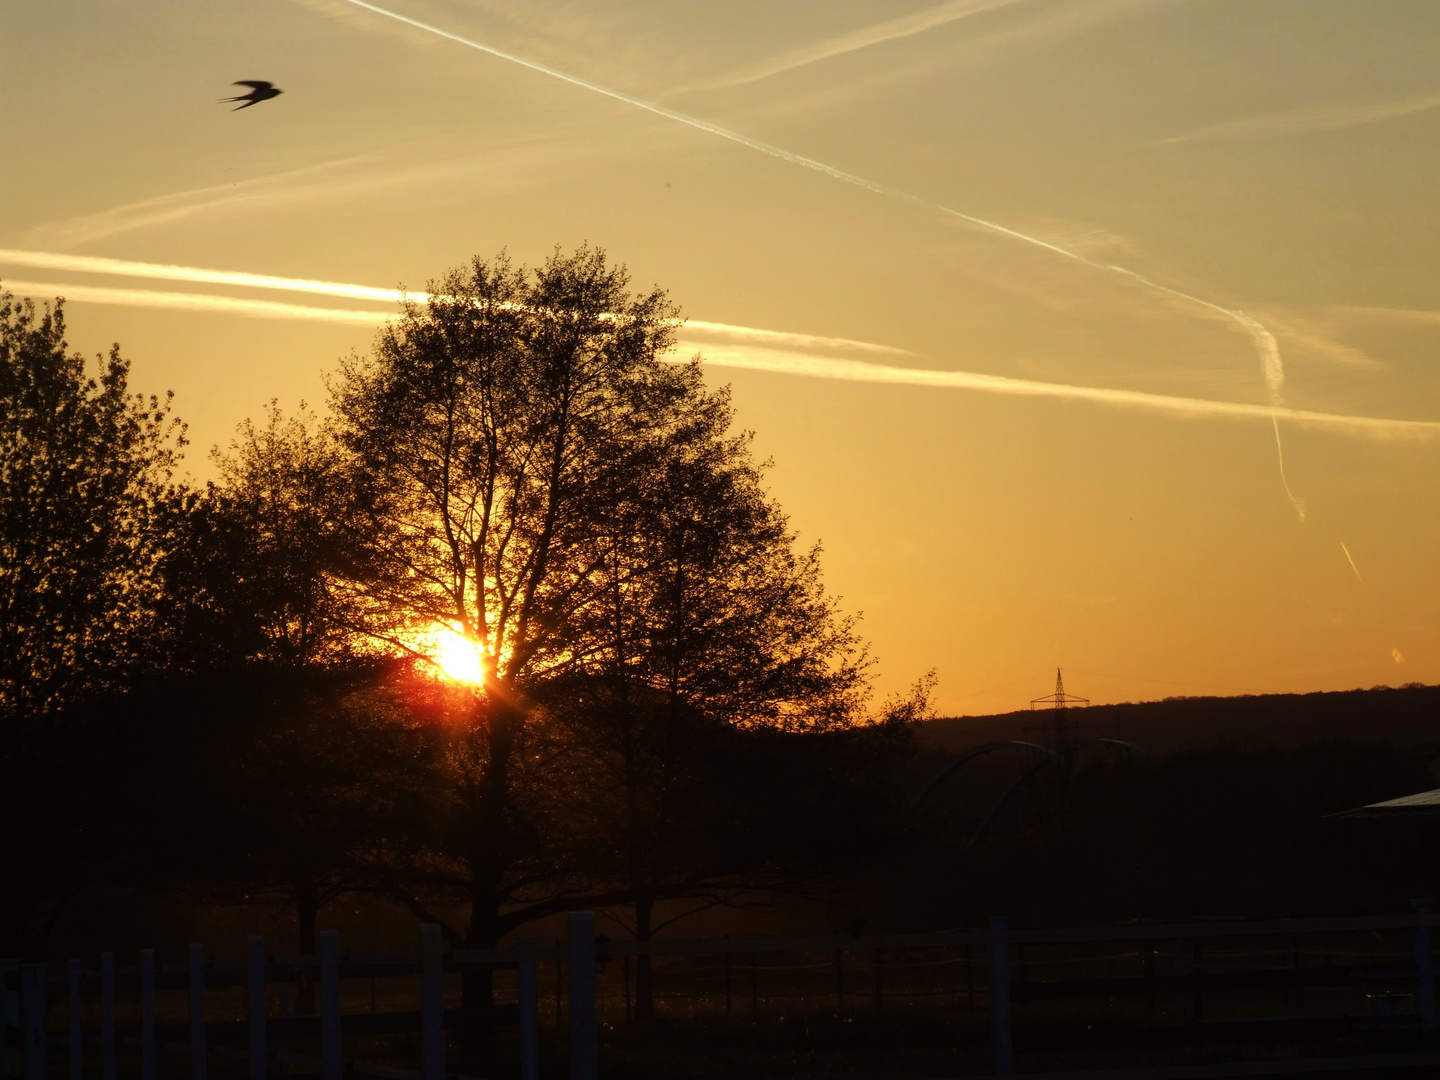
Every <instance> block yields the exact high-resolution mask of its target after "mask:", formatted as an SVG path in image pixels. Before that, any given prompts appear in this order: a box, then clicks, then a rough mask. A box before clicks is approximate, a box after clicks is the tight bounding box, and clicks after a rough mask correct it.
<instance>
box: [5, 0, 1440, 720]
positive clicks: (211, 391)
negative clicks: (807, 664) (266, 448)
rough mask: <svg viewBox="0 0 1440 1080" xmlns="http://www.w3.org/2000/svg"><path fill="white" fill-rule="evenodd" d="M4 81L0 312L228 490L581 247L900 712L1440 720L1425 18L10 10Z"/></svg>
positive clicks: (522, 8) (1073, 11)
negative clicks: (251, 427) (664, 301)
mask: <svg viewBox="0 0 1440 1080" xmlns="http://www.w3.org/2000/svg"><path fill="white" fill-rule="evenodd" d="M377 8H378V9H379V10H377ZM387 12H388V13H389V14H387ZM394 16H400V17H401V18H396V17H394ZM405 20H408V21H405ZM0 50H3V70H0V88H3V96H4V101H5V103H6V106H7V107H6V109H5V111H4V116H3V119H0V125H3V146H4V165H3V168H0V185H3V187H0V248H3V249H4V250H3V252H0V278H3V281H4V284H5V286H6V287H8V288H10V289H11V290H13V291H14V292H16V293H17V294H26V295H35V296H37V297H45V296H53V295H59V294H63V295H66V296H67V297H68V298H69V300H68V304H67V307H68V311H69V321H70V324H71V327H70V340H71V343H72V345H74V346H75V347H77V348H79V349H81V350H83V351H85V352H87V353H93V352H95V351H97V350H100V349H102V348H105V347H108V345H109V343H110V342H112V341H119V342H120V343H121V345H122V349H123V351H124V353H125V354H126V355H127V356H129V357H130V358H131V359H132V360H133V363H134V368H133V375H132V378H133V382H134V385H135V387H136V388H137V389H142V390H145V391H147V392H152V391H154V392H163V391H164V390H166V389H172V390H174V392H175V408H176V411H177V413H178V414H179V415H180V416H182V417H183V418H184V419H185V420H187V421H188V422H189V424H190V438H191V440H192V445H191V447H190V448H189V450H188V452H187V459H186V464H187V468H188V469H189V471H190V473H191V474H192V475H193V476H194V477H195V478H197V479H206V478H208V477H209V476H210V475H211V466H210V463H209V460H208V453H209V450H210V448H211V447H212V446H214V445H215V444H224V443H226V442H228V440H229V438H230V437H231V433H232V432H233V430H234V428H235V425H236V424H237V423H239V422H240V421H241V420H243V419H244V418H245V417H247V416H255V415H257V414H258V413H259V412H260V411H261V409H262V408H263V407H264V405H265V403H266V402H267V401H268V400H269V399H271V398H272V397H273V398H278V399H279V401H280V402H281V404H282V405H283V406H285V407H287V408H289V407H293V406H294V405H295V404H296V403H297V402H298V401H299V400H301V399H305V400H307V401H309V402H312V403H316V404H323V402H324V399H325V389H324V379H325V374H326V372H327V371H331V370H333V369H334V367H335V363H336V360H337V359H338V358H339V357H340V356H342V355H345V354H347V353H349V352H350V351H352V350H357V351H362V352H363V351H364V350H366V349H367V348H368V347H369V344H370V341H371V339H372V337H373V334H374V330H375V326H376V325H378V322H379V320H380V319H383V318H384V317H385V315H386V314H387V313H388V312H390V311H393V309H394V304H393V301H391V300H390V299H389V298H388V297H387V295H386V294H385V293H384V292H383V290H390V295H393V290H394V289H395V288H396V287H397V286H401V285H403V286H405V287H407V288H409V289H411V290H422V289H423V288H424V287H425V283H426V280H427V279H428V278H431V277H434V276H436V275H438V274H439V273H440V272H442V271H443V270H444V269H445V268H447V267H449V266H453V265H455V264H458V263H460V262H463V261H466V260H468V259H469V258H470V257H471V256H472V255H481V256H484V257H490V256H492V255H494V254H495V253H496V252H497V251H498V250H500V249H501V248H506V249H508V250H509V251H510V253H511V254H512V255H513V256H514V257H515V258H516V259H517V260H519V261H523V262H528V263H533V262H537V261H539V260H541V259H542V258H544V257H545V256H546V255H547V254H548V253H549V252H550V251H551V250H552V249H553V247H554V246H555V245H556V244H559V245H560V246H561V247H563V248H565V249H570V248H573V247H575V246H577V245H579V244H580V243H582V242H584V241H589V242H591V243H593V244H598V245H601V246H604V247H605V248H607V249H608V251H609V252H610V253H611V255H612V257H613V258H615V259H616V260H617V261H621V262H624V263H626V264H627V265H628V266H629V268H630V270H631V272H632V275H633V278H634V282H635V285H636V287H637V288H648V287H649V286H651V285H652V284H659V285H661V286H663V287H665V288H667V289H669V290H670V292H671V295H672V297H673V298H674V299H675V300H676V301H677V302H678V303H679V304H680V305H681V306H682V307H683V309H684V312H685V314H686V316H687V317H688V318H690V319H691V320H693V322H692V325H691V326H690V327H688V328H687V329H686V331H685V333H684V334H683V342H684V344H683V348H682V352H681V355H690V354H692V353H694V352H696V351H698V352H700V353H701V354H702V355H703V356H705V357H706V358H707V359H708V361H709V368H708V377H709V378H710V379H711V380H712V382H713V383H714V384H715V385H722V384H726V383H728V384H729V385H730V386H731V387H732V388H733V392H734V399H735V403H736V406H737V410H738V416H739V421H740V423H741V424H742V425H743V426H744V427H746V428H749V429H752V430H753V431H754V432H755V435H756V439H755V442H756V446H757V449H758V452H759V454H760V456H762V457H770V458H773V460H774V468H773V470H772V472H771V474H770V475H771V483H772V487H773V491H774V494H775V495H776V497H777V498H778V499H779V500H780V501H781V503H782V504H783V505H784V507H785V508H786V510H787V511H788V512H789V514H790V516H791V520H792V523H793V525H794V527H795V528H796V529H797V531H798V532H799V534H800V536H801V538H802V542H805V543H809V542H812V541H815V540H820V541H822V542H823V544H824V547H825V551H826V555H825V566H826V574H827V580H828V581H829V584H830V586H831V588H832V589H833V591H835V592H836V593H838V594H839V595H840V596H841V597H843V602H844V605H845V607H846V608H847V609H848V610H852V611H855V610H858V611H863V612H864V623H863V626H864V632H865V634H866V636H867V638H868V639H869V641H870V642H871V644H872V646H873V649H874V652H875V654H876V655H877V656H878V658H879V659H880V662H881V663H880V671H881V682H880V688H881V690H882V691H890V690H899V689H902V688H903V687H904V686H906V685H908V684H909V683H911V682H913V681H914V679H915V678H916V677H917V676H918V675H920V674H921V673H923V672H924V671H925V670H926V669H929V668H932V667H933V668H935V669H936V670H937V672H938V674H939V677H940V684H939V689H938V701H937V704H938V706H939V708H940V710H941V711H942V712H944V713H950V714H955V713H982V712H993V711H1000V710H1005V709H1010V708H1016V707H1020V706H1022V705H1023V704H1024V703H1025V702H1026V701H1028V700H1029V699H1030V698H1032V697H1037V696H1039V695H1041V694H1045V693H1048V692H1049V691H1050V689H1051V688H1052V686H1053V680H1054V669H1055V668H1056V667H1057V666H1061V667H1063V668H1064V669H1065V672H1066V689H1067V690H1069V691H1070V692H1072V693H1076V694H1081V695H1084V696H1087V697H1090V698H1092V699H1094V700H1096V701H1097V702H1098V701H1124V700H1137V699H1147V698H1158V697H1165V696H1171V695H1182V694H1206V693H1244V692H1255V691H1261V692H1274V691H1310V690H1326V689H1340V688H1349V687H1354V686H1370V685H1374V684H1379V683H1387V684H1391V685H1398V684H1400V683H1404V682H1411V681H1420V682H1427V683H1435V682H1440V198H1437V194H1436V193H1437V191H1440V65H1437V62H1436V57H1437V56H1440V4H1436V3H1434V2H1433V0H1412V2H1406V3H1400V2H1395V3H1387V2H1383V0H1368V2H1366V3H1358V2H1355V0H1349V2H1343V3H1342V2H1329V0H1292V2H1288V3H1277V2H1271V0H1174V2H1171V0H950V2H947V3H941V4H939V5H932V4H927V3H924V2H905V3H901V2H892V0H863V2H860V0H823V2H821V0H784V2H776V0H767V2H764V3H761V2H758V0H723V2H711V3H706V4H698V3H678V2H673V0H672V2H670V3H660V2H658V0H591V2H589V3H583V4H582V3H566V2H561V0H529V2H527V3H523V4H522V3H519V2H517V0H378V2H377V3H375V4H373V5H372V4H370V3H368V2H367V3H365V4H360V3H357V2H355V0H251V2H248V3H244V4H238V3H233V2H232V3H216V2H213V0H187V2H185V3H180V2H176V0H149V2H145V3H140V2H137V0H131V2H128V3H102V2H100V0H46V2H45V3H40V2H37V0H21V2H18V3H12V4H8V5H6V7H5V9H4V11H3V13H0ZM237 79H267V80H271V81H273V82H274V83H275V84H276V85H277V86H278V87H280V88H281V89H282V90H283V91H284V93H283V94H282V95H281V96H280V97H278V98H275V99H274V100H271V101H266V102H262V103H260V104H259V105H257V106H255V107H254V108H247V109H244V110H242V111H239V112H234V111H231V110H232V107H231V106H229V105H225V104H219V103H218V102H217V99H218V98H222V97H226V96H230V95H232V94H235V93H239V92H241V89H243V88H233V87H232V86H231V84H232V83H233V82H234V81H235V80H237ZM93 258H101V259H110V260H123V261H125V262H128V263H133V264H148V265H135V266H129V267H124V266H117V265H116V264H113V263H103V262H93V261H88V260H89V259H93ZM167 267H168V268H171V269H167ZM174 267H190V268H201V269H205V270H210V271H228V272H237V273H243V274H251V275H265V276H268V277H270V278H283V279H290V280H288V281H281V282H273V281H272V282H269V283H268V286H269V287H259V286H262V285H266V283H265V282H263V281H262V282H257V281H254V280H248V279H242V278H237V277H226V276H225V275H214V274H211V275H208V276H207V275H204V274H198V275H197V274H188V273H186V272H182V271H177V270H175V269H173V268H174ZM247 280H248V283H247ZM317 282H330V283H344V284H351V285H361V286H368V287H371V288H372V289H375V290H382V291H381V292H375V293H371V294H367V293H365V292H364V291H363V290H361V291H356V290H349V291H348V292H347V291H346V290H341V289H326V288H324V287H322V286H319V285H316V284H314V283H317ZM307 283H310V284H309V285H308V287H307ZM176 294H181V295H176ZM317 309H319V310H317ZM1397 421H1402V422H1397ZM1282 454H1283V457H1282ZM1282 462H1283V464H1282Z"/></svg>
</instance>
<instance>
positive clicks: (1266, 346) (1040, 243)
mask: <svg viewBox="0 0 1440 1080" xmlns="http://www.w3.org/2000/svg"><path fill="white" fill-rule="evenodd" d="M344 2H345V3H348V4H351V5H353V6H355V7H358V8H363V9H364V10H366V11H371V12H374V13H375V14H377V15H383V16H384V17H385V18H387V19H393V20H394V21H396V22H398V23H401V24H403V25H405V26H410V27H414V28H415V29H417V30H423V31H424V32H426V33H427V34H434V35H436V36H437V37H441V38H444V39H445V40H447V41H452V42H454V43H456V44H457V45H463V46H465V47H466V48H469V49H474V50H476V51H477V52H482V53H485V54H487V55H489V56H493V57H496V58H497V59H500V60H504V61H506V62H508V63H511V64H518V65H519V66H520V67H523V68H527V69H528V70H530V71H534V72H538V73H539V74H542V75H546V76H549V77H550V78H552V79H559V80H560V81H562V82H566V83H569V84H570V85H571V86H576V87H579V88H581V89H583V90H588V91H590V92H591V93H595V94H600V95H602V96H604V97H607V98H610V99H612V100H614V101H620V102H623V103H625V104H627V105H631V106H634V107H635V108H637V109H643V110H645V111H646V112H649V113H653V114H654V115H656V116H660V117H664V118H665V119H667V120H673V121H675V122H676V123H679V124H685V125H686V126H688V127H692V128H695V129H697V130H699V131H704V132H708V133H709V134H711V135H715V136H718V137H719V138H722V139H728V140H730V141H731V142H734V143H738V144H739V145H741V146H745V147H748V148H750V149H751V150H756V151H758V152H760V153H762V154H766V155H768V156H770V157H773V158H778V159H780V160H781V161H787V162H789V163H790V164H792V165H798V166H800V167H801V168H804V169H810V170H812V171H814V172H818V173H820V174H821V175H823V176H828V177H829V178H830V179H832V180H839V181H840V182H841V183H844V184H851V185H854V186H855V187H859V188H863V189H865V190H866V191H870V192H874V193H875V194H877V195H885V196H888V197H891V198H895V199H901V200H904V201H905V202H909V203H912V204H914V205H917V206H924V207H928V208H930V209H931V210H936V211H939V212H940V213H942V214H945V215H947V216H948V217H952V218H955V219H957V220H959V221H963V222H965V223H967V224H969V225H973V226H975V227H976V228H979V229H983V230H985V231H987V232H990V233H994V234H995V235H997V236H1004V237H1008V238H1010V239H1012V240H1016V241H1019V242H1020V243H1024V244H1029V245H1031V246H1033V247H1036V248H1040V249H1041V250H1044V251H1048V252H1050V253H1051V254H1054V255H1058V256H1060V257H1061V258H1065V259H1069V260H1072V261H1074V262H1077V263H1079V264H1081V265H1083V266H1088V267H1090V268H1091V269H1094V270H1099V271H1103V272H1107V273H1114V274H1120V275H1123V276H1125V277H1128V278H1131V279H1132V280H1134V281H1137V282H1139V283H1140V284H1142V285H1144V286H1145V287H1146V288H1149V289H1153V290H1155V291H1158V292H1161V293H1165V294H1168V295H1170V296H1174V297H1177V298H1179V299H1182V300H1187V301H1190V302H1192V303H1195V304H1198V305H1199V306H1201V307H1203V308H1207V309H1209V310H1211V311H1215V312H1219V313H1221V314H1223V315H1225V316H1226V317H1227V318H1229V319H1231V320H1232V321H1234V322H1235V323H1236V324H1237V325H1238V326H1240V327H1241V328H1243V329H1244V330H1245V331H1246V333H1248V334H1249V335H1250V336H1251V338H1252V339H1253V340H1254V343H1255V347H1256V351H1257V352H1258V354H1259V357H1260V366H1261V371H1262V374H1263V376H1264V378H1265V382H1266V386H1267V387H1268V388H1269V390H1270V394H1271V397H1272V399H1274V400H1277V401H1278V400H1279V393H1280V387H1281V385H1282V384H1283V382H1284V379H1285V369H1284V366H1283V365H1282V363H1281V360H1280V349H1279V347H1278V346H1277V345H1276V344H1275V338H1274V336H1273V335H1272V334H1271V333H1270V332H1269V331H1268V330H1266V329H1265V327H1264V326H1262V325H1261V324H1260V323H1258V322H1257V321H1256V320H1254V319H1253V318H1251V317H1250V316H1248V315H1246V314H1245V313H1244V312H1241V311H1236V310H1233V309H1231V308H1227V307H1223V306H1221V305H1220V304H1216V303H1212V302H1211V301H1209V300H1202V299H1201V298H1200V297H1198V296H1193V295H1191V294H1190V293H1186V292H1181V291H1180V290H1178V289H1172V288H1170V287H1169V286H1167V285H1161V284H1159V283H1158V282H1155V281H1151V280H1150V279H1149V278H1146V277H1143V276H1142V275H1140V274H1137V273H1135V272H1134V271H1132V270H1127V269H1125V268H1124V267H1123V266H1113V265H1107V264H1105V263H1102V262H1097V261H1095V260H1093V259H1090V258H1087V257H1086V256H1084V255H1081V254H1080V253H1079V252H1077V251H1072V250H1071V249H1069V248H1065V247H1061V246H1060V245H1059V244H1052V243H1051V242H1049V241H1048V240H1043V239H1041V238H1040V237H1038V236H1033V235H1031V234H1029V233H1025V232H1021V231H1020V230H1018V229H1012V228H1009V227H1008V226H1005V225H1001V224H999V223H998V222H994V221H988V220H986V219H985V218H981V217H976V216H975V215H973V214H966V213H962V212H961V211H959V210H954V209H951V208H950V207H948V206H944V205H942V204H940V203H935V202H931V201H930V200H928V199H922V198H920V196H918V195H913V194H911V193H910V192H908V191H902V190H900V189H898V188H893V187H890V186H889V185H886V184H881V183H877V182H876V181H874V180H867V179H866V178H865V177H863V176H857V175H855V174H854V173H850V172H846V171H845V170H843V169H837V168H835V167H834V166H833V165H827V164H825V163H824V162H823V161H817V160H815V159H814V158H809V157H805V156H804V155H802V154H794V153H791V152H790V151H789V150H784V149H782V148H780V147H778V146H775V145H773V144H771V143H767V142H763V141H761V140H760V139H752V138H751V137H750V136H748V135H742V134H740V133H739V132H737V131H731V130H730V129H729V128H725V127H721V126H720V125H719V124H712V123H711V122H710V121H708V120H702V119H700V118H699V117H695V116H691V115H689V114H688V113H683V112H679V111H677V110H675V109H671V108H667V107H666V106H663V105H657V104H656V103H654V102H652V101H645V100H644V99H642V98H638V97H635V96H633V95H631V94H625V93H621V92H620V91H618V90H613V89H611V88H610V87H607V86H601V85H600V84H599V83H595V82H591V81H589V80H587V79H581V78H579V77H577V76H575V75H570V74H568V73H567V72H563V71H559V70H557V69H555V68H552V67H547V66H546V65H544V64H538V63H536V62H535V61H533V60H527V59H525V58H524V57H522V56H516V55H515V54H514V53H509V52H505V51H504V50H503V49H497V48H495V47H494V46H491V45H486V44H484V43H483V42H479V41H474V40H472V39H470V38H467V37H463V36H461V35H460V34H454V33H451V32H450V31H449V30H444V29H442V28H440V27H438V26H432V25H431V24H430V23H426V22H421V21H420V20H419V19H412V18H410V17H409V16H408V15H401V14H399V13H398V12H394V11H391V10H389V9H388V8H383V7H380V6H379V5H377V4H372V3H369V2H368V0H344Z"/></svg>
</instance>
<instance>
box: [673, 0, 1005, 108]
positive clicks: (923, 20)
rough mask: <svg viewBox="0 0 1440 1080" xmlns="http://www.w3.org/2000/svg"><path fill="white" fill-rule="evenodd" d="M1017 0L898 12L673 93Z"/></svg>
mask: <svg viewBox="0 0 1440 1080" xmlns="http://www.w3.org/2000/svg"><path fill="white" fill-rule="evenodd" d="M1020 2H1022V0H951V2H950V3H948V4H940V5H939V6H938V7H933V8H926V9H925V10H923V11H916V12H912V13H911V14H909V15H901V16H900V17H899V18H896V19H888V20H886V21H885V22H881V23H875V24H873V25H870V26H862V27H860V28H859V29H858V30H851V31H850V32H849V33H845V34H837V35H836V36H835V37H831V38H826V39H825V40H824V41H817V42H815V43H814V44H811V45H802V46H801V47H800V48H798V49H791V50H790V51H789V52H784V53H781V54H779V55H778V56H772V57H770V58H769V59H766V60H761V61H758V62H757V63H754V64H748V65H746V66H745V67H742V68H738V69H736V70H735V71H732V72H731V73H729V74H728V75H722V76H720V77H719V78H716V79H712V80H710V81H708V82H702V83H695V84H694V85H692V86H686V87H682V88H680V89H678V90H676V91H674V92H675V93H689V92H693V91H700V90H719V89H722V88H725V87H731V86H744V85H745V84H747V83H753V82H759V81H760V80H762V79H768V78H770V77H771V76H774V75H779V74H782V73H783V72H786V71H793V70H795V69H796V68H801V67H808V66H809V65H810V64H817V63H819V62H821V61H822V60H829V59H831V58H833V57H836V56H844V55H845V54H846V53H852V52H859V51H860V50H861V49H868V48H870V47H872V46H874V45H880V44H883V43H884V42H887V41H895V40H897V39H899V38H907V37H913V36H915V35H916V34H923V33H925V32H926V31H928V30H934V29H936V28H937V27H941V26H944V25H946V24H947V23H952V22H958V21H960V20H961V19H968V18H970V17H971V16H972V15H980V14H983V13H985V12H987V11H994V10H996V9H997V8H1005V7H1011V6H1013V5H1014V4H1017V3H1020Z"/></svg>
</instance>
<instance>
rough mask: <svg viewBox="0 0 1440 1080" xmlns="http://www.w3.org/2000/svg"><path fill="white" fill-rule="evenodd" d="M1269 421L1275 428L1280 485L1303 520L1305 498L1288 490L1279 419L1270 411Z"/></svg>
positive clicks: (1288, 483)
mask: <svg viewBox="0 0 1440 1080" xmlns="http://www.w3.org/2000/svg"><path fill="white" fill-rule="evenodd" d="M1270 423H1271V425H1273V426H1274V428H1275V458H1276V460H1278V461H1279V462H1280V485H1281V487H1283V488H1284V489H1285V494H1286V495H1288V496H1289V497H1290V505H1291V506H1293V507H1295V513H1297V514H1299V515H1300V520H1301V521H1304V520H1305V500H1304V499H1302V498H1300V496H1298V495H1296V494H1295V493H1294V492H1293V491H1291V490H1290V481H1289V480H1287V479H1286V478H1285V448H1284V447H1283V446H1282V445H1281V444H1280V421H1279V419H1278V418H1277V417H1276V415H1275V413H1274V412H1273V411H1272V412H1271V413H1270Z"/></svg>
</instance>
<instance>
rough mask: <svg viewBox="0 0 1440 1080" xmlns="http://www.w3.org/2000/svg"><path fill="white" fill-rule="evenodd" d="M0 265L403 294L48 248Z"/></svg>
mask: <svg viewBox="0 0 1440 1080" xmlns="http://www.w3.org/2000/svg"><path fill="white" fill-rule="evenodd" d="M0 264H5V265H8V266H28V267H33V268H35V269H39V270H68V271H72V272H75V273H81V274H109V275H112V276H114V277H137V278H154V279H158V280H161V281H192V282H195V283H197V284H202V285H240V286H244V287H246V288H252V289H283V290H285V291H287V292H304V293H317V294H319V295H321V296H339V297H344V298H345V299H347V300H379V301H383V302H385V303H390V304H393V303H394V302H395V301H396V300H397V299H399V297H400V296H401V295H402V294H401V292H400V290H399V289H377V288H375V287H373V286H370V285H350V284H347V283H345V282H340V281H316V280H312V279H308V278H290V277H277V276H276V275H274V274H248V273H245V272H243V271H236V270H209V269H205V268H203V267H199V266H176V265H174V264H171V263H147V262H134V261H132V260H129V259H106V258H101V257H98V256H94V255H65V254H60V253H57V252H51V251H16V250H14V249H11V248H0ZM409 295H410V296H412V297H414V298H416V299H421V300H423V299H424V298H425V294H424V293H410V294H409Z"/></svg>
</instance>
